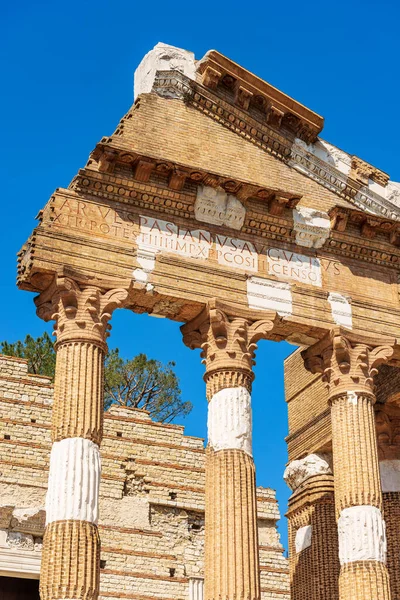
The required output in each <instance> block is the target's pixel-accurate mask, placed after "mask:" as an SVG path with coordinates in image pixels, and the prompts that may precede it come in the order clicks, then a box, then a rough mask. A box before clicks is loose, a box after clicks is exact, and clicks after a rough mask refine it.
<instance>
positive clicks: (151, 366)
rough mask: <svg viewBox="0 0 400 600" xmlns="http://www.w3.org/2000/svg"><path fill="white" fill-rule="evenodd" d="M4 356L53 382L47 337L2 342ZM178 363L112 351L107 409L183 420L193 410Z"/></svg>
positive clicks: (106, 388) (53, 357) (107, 376)
mask: <svg viewBox="0 0 400 600" xmlns="http://www.w3.org/2000/svg"><path fill="white" fill-rule="evenodd" d="M0 348H1V353H2V354H6V355H7V356H17V357H18V358H25V359H27V361H28V371H29V372H30V373H34V374H35V375H47V376H48V377H51V378H52V379H54V374H55V367H56V353H55V350H54V345H53V341H52V339H51V337H50V336H49V334H48V333H46V332H45V333H44V334H43V335H42V336H39V337H37V338H33V337H32V336H30V335H27V336H26V338H25V340H24V341H18V342H13V343H9V342H1V344H0ZM174 367H175V363H173V362H169V363H167V364H166V365H165V364H163V363H161V362H159V361H158V360H154V359H149V358H147V356H146V355H145V354H138V355H137V356H135V357H134V358H132V359H128V360H124V359H123V358H121V356H120V355H119V350H118V349H115V350H110V352H109V353H108V355H107V357H106V360H105V383H104V396H105V408H106V409H108V408H109V407H110V406H111V405H112V404H119V405H120V406H127V407H131V408H142V409H145V410H148V411H149V413H150V416H151V417H152V418H153V419H155V420H157V421H163V422H167V423H169V422H171V421H172V420H173V419H175V417H178V416H179V417H184V416H186V415H187V414H189V412H190V411H191V410H192V404H191V402H189V401H186V402H185V401H183V400H182V397H181V390H180V388H179V380H178V378H177V376H176V374H175V372H174Z"/></svg>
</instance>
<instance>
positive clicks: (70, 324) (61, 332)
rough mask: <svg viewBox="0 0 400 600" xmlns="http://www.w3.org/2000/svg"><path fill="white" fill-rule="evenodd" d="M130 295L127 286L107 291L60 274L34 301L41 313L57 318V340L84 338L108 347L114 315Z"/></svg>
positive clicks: (79, 339)
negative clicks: (106, 344)
mask: <svg viewBox="0 0 400 600" xmlns="http://www.w3.org/2000/svg"><path fill="white" fill-rule="evenodd" d="M127 297H128V291H127V290H125V289H114V290H108V291H104V290H102V289H100V288H98V287H94V286H87V287H84V286H80V285H78V283H76V282H75V281H74V280H73V279H70V278H69V277H57V278H56V279H55V280H54V281H53V283H52V285H51V286H50V287H49V288H48V289H47V290H46V291H45V292H42V293H41V294H40V295H39V296H37V297H36V298H35V304H36V307H37V311H36V312H37V315H38V317H40V318H41V319H43V320H44V321H53V320H54V321H55V325H54V335H55V336H56V338H57V344H60V343H62V342H70V341H81V340H84V341H88V342H92V343H95V344H97V345H99V346H101V347H103V348H104V349H105V348H106V346H105V341H106V339H107V337H108V336H109V335H110V334H109V331H110V330H111V325H110V324H109V320H110V319H111V315H112V313H113V311H114V310H115V309H116V308H121V307H122V306H123V305H124V302H125V300H126V299H127Z"/></svg>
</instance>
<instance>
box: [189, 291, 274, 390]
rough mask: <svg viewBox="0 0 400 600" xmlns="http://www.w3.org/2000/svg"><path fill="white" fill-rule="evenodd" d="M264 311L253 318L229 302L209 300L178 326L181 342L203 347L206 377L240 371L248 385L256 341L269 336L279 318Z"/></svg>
mask: <svg viewBox="0 0 400 600" xmlns="http://www.w3.org/2000/svg"><path fill="white" fill-rule="evenodd" d="M264 315H265V318H261V319H259V320H256V319H255V318H254V316H253V317H252V315H251V313H250V311H249V312H246V311H237V310H236V311H235V309H234V308H233V307H231V306H230V305H228V304H224V303H221V302H218V301H217V300H211V301H210V302H209V303H208V304H207V306H206V307H205V308H204V309H203V311H202V312H201V313H200V314H199V315H198V316H197V317H196V318H195V319H193V320H192V321H190V322H189V323H186V325H183V326H182V327H181V331H182V334H183V341H184V343H185V344H186V345H187V346H189V348H191V349H194V348H200V349H201V350H202V352H201V358H202V362H203V364H205V366H206V375H205V380H206V381H207V380H208V379H209V377H210V376H211V375H213V374H214V373H216V372H223V373H228V372H232V373H235V372H236V373H238V372H240V373H243V375H244V376H245V377H246V378H247V381H248V382H249V385H250V383H251V381H252V380H253V379H254V375H253V371H252V368H253V365H254V364H255V360H254V357H255V351H256V349H257V342H258V341H259V340H260V339H262V338H268V337H270V334H271V332H272V331H273V329H274V327H275V325H276V324H277V322H279V317H278V316H277V314H276V313H274V312H265V313H264V314H263V315H262V317H264Z"/></svg>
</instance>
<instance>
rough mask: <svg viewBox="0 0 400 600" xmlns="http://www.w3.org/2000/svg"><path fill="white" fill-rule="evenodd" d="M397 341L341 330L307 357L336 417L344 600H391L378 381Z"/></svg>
mask: <svg viewBox="0 0 400 600" xmlns="http://www.w3.org/2000/svg"><path fill="white" fill-rule="evenodd" d="M393 345H394V340H391V339H385V338H382V339H376V338H374V339H373V340H370V339H368V338H366V337H361V336H355V335H354V334H351V333H350V332H348V331H346V330H344V329H341V328H336V329H334V330H333V331H332V332H330V333H329V335H327V336H326V337H325V338H324V339H323V340H321V342H318V343H317V344H315V345H314V346H312V347H311V348H309V349H308V350H306V351H304V352H303V357H304V359H305V364H306V367H307V368H308V369H310V370H311V371H312V372H322V373H323V377H324V378H325V380H326V383H327V384H328V392H329V402H330V405H331V418H332V448H333V465H334V473H335V506H336V517H337V523H338V535H339V560H340V565H341V568H340V576H339V598H340V600H390V598H391V595H390V586H389V577H388V571H387V567H386V552H387V549H386V533H385V521H384V518H383V510H382V490H381V483H380V477H379V464H378V453H377V440H376V431H375V417H374V403H375V395H374V386H373V377H374V375H375V374H376V372H377V367H378V366H379V365H380V364H382V363H383V362H385V361H386V360H388V358H390V356H391V355H392V353H393Z"/></svg>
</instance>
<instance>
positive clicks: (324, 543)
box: [284, 454, 340, 600]
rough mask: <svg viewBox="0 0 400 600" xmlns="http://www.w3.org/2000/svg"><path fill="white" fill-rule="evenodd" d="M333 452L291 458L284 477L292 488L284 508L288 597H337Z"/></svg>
mask: <svg viewBox="0 0 400 600" xmlns="http://www.w3.org/2000/svg"><path fill="white" fill-rule="evenodd" d="M331 462H332V456H331V455H328V454H310V455H308V456H306V457H304V458H302V459H300V460H293V461H292V462H291V463H289V465H288V466H287V468H286V470H285V474H284V479H285V481H286V483H287V484H288V486H289V487H290V488H291V489H292V491H293V494H292V496H291V497H290V499H289V509H288V512H287V515H286V516H287V518H288V528H289V567H290V594H291V596H290V597H291V600H338V598H339V588H338V578H339V570H340V565H339V556H338V534H337V527H336V519H335V501H334V482H333V474H332V470H331Z"/></svg>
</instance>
